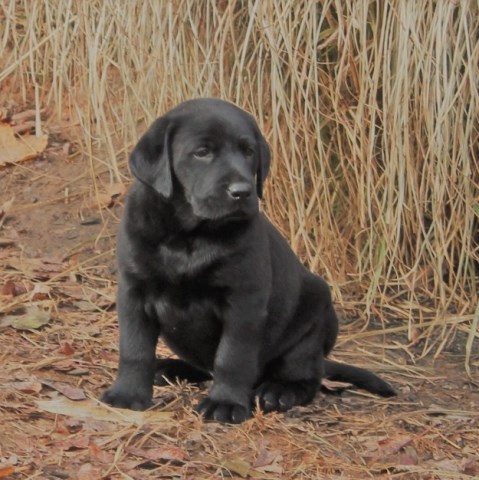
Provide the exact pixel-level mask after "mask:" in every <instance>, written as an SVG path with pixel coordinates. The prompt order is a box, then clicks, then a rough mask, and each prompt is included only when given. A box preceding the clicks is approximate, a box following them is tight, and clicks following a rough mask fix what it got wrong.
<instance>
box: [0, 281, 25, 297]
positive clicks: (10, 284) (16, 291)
mask: <svg viewBox="0 0 479 480" xmlns="http://www.w3.org/2000/svg"><path fill="white" fill-rule="evenodd" d="M26 292H27V289H26V288H25V286H24V285H23V284H21V283H16V282H14V281H13V280H8V281H7V282H6V283H5V285H3V287H2V289H1V290H0V295H11V296H12V297H18V295H22V294H23V293H26Z"/></svg>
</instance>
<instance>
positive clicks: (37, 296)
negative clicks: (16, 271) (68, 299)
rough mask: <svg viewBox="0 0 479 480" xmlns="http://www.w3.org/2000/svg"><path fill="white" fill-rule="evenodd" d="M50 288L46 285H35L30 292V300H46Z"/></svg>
mask: <svg viewBox="0 0 479 480" xmlns="http://www.w3.org/2000/svg"><path fill="white" fill-rule="evenodd" d="M50 291H51V288H50V287H49V286H48V285H43V284H41V283H36V284H35V286H34V287H33V291H32V300H46V299H47V298H49V297H50Z"/></svg>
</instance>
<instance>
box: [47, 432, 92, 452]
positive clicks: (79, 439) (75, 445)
mask: <svg viewBox="0 0 479 480" xmlns="http://www.w3.org/2000/svg"><path fill="white" fill-rule="evenodd" d="M90 442H91V439H90V437H89V436H87V435H81V436H72V437H70V438H67V439H65V440H61V441H59V442H55V446H56V447H58V448H61V449H62V450H65V451H68V450H84V449H85V448H88V447H89V445H90Z"/></svg>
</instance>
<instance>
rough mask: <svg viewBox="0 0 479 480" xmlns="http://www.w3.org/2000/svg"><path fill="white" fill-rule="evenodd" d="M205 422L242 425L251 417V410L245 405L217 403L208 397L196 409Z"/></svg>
mask: <svg viewBox="0 0 479 480" xmlns="http://www.w3.org/2000/svg"><path fill="white" fill-rule="evenodd" d="M196 411H197V412H198V413H199V414H201V415H202V416H203V417H204V419H205V420H213V421H216V422H222V423H242V422H244V421H245V420H246V419H247V418H248V417H250V416H251V410H250V409H248V408H246V407H244V406H243V405H238V404H230V403H224V402H216V401H214V400H211V399H210V398H209V397H206V398H205V399H204V400H202V401H201V402H200V403H199V405H198V406H197V407H196Z"/></svg>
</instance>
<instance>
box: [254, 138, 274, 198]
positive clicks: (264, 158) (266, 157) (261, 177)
mask: <svg viewBox="0 0 479 480" xmlns="http://www.w3.org/2000/svg"><path fill="white" fill-rule="evenodd" d="M258 137H259V139H258V143H259V147H260V148H259V161H258V168H257V169H256V193H257V194H258V198H263V183H264V181H265V180H266V177H267V176H268V172H269V165H270V163H271V154H270V151H269V147H268V144H267V143H266V139H265V138H264V137H263V135H261V133H260V134H258Z"/></svg>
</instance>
